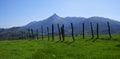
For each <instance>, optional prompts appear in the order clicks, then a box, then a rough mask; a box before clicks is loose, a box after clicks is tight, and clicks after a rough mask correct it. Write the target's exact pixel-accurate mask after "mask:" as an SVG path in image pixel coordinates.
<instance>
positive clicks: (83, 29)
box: [82, 23, 85, 39]
mask: <svg viewBox="0 0 120 59" xmlns="http://www.w3.org/2000/svg"><path fill="white" fill-rule="evenodd" d="M82 31H83V39H84V37H85V34H84V33H85V28H84V23H82Z"/></svg>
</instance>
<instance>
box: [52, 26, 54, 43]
mask: <svg viewBox="0 0 120 59" xmlns="http://www.w3.org/2000/svg"><path fill="white" fill-rule="evenodd" d="M52 41H54V24H52Z"/></svg>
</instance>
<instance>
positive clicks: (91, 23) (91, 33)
mask: <svg viewBox="0 0 120 59" xmlns="http://www.w3.org/2000/svg"><path fill="white" fill-rule="evenodd" d="M90 26H91V34H92V38H91V39H93V38H94V32H93V26H92V22H90Z"/></svg>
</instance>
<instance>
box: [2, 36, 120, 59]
mask: <svg viewBox="0 0 120 59" xmlns="http://www.w3.org/2000/svg"><path fill="white" fill-rule="evenodd" d="M107 38H108V36H107V35H101V36H100V39H97V40H96V41H95V42H92V40H91V39H90V36H87V37H85V39H82V37H81V36H77V37H76V41H75V42H72V39H71V37H67V38H66V40H65V42H57V41H58V37H55V39H56V40H55V41H47V38H45V39H44V40H41V39H39V40H4V41H0V59H120V39H119V38H120V35H118V34H115V35H113V39H112V40H109V39H107Z"/></svg>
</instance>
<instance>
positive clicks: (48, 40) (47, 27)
mask: <svg viewBox="0 0 120 59" xmlns="http://www.w3.org/2000/svg"><path fill="white" fill-rule="evenodd" d="M47 34H48V41H49V40H50V36H49V27H47Z"/></svg>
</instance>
